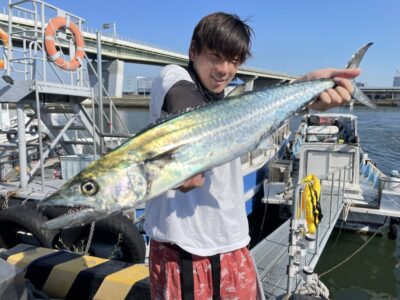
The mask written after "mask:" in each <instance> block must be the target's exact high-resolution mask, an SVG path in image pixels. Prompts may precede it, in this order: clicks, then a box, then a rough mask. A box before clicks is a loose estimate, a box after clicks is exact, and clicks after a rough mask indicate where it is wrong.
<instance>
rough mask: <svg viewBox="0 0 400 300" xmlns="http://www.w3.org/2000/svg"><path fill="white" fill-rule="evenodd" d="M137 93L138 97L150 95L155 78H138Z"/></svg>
mask: <svg viewBox="0 0 400 300" xmlns="http://www.w3.org/2000/svg"><path fill="white" fill-rule="evenodd" d="M136 81H137V93H138V95H150V92H151V86H152V85H153V82H154V78H152V77H143V76H138V77H136Z"/></svg>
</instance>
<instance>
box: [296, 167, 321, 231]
mask: <svg viewBox="0 0 400 300" xmlns="http://www.w3.org/2000/svg"><path fill="white" fill-rule="evenodd" d="M303 183H305V184H306V185H305V187H304V190H303V194H302V197H301V208H302V210H303V211H304V210H305V215H306V221H307V233H311V234H314V233H315V232H316V231H317V226H318V223H319V222H320V221H321V219H322V211H321V205H320V198H321V184H320V182H319V179H318V178H317V177H316V176H315V175H314V174H310V175H308V176H307V177H306V178H304V179H303Z"/></svg>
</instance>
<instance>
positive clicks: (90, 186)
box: [81, 179, 98, 196]
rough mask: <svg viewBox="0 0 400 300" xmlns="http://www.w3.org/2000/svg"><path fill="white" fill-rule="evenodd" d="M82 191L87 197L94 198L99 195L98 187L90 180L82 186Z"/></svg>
mask: <svg viewBox="0 0 400 300" xmlns="http://www.w3.org/2000/svg"><path fill="white" fill-rule="evenodd" d="M81 191H82V193H83V194H84V195H86V196H93V195H95V194H96V193H97V191H98V186H97V184H96V182H94V181H93V180H91V179H89V180H86V181H84V182H83V183H82V184H81Z"/></svg>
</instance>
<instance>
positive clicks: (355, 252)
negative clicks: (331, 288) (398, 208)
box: [319, 222, 386, 278]
mask: <svg viewBox="0 0 400 300" xmlns="http://www.w3.org/2000/svg"><path fill="white" fill-rule="evenodd" d="M384 223H386V222H384ZM382 228H383V225H382V226H381V227H380V228H379V229H378V230H377V231H376V232H375V233H374V234H373V235H372V236H371V237H370V238H369V239H368V240H367V241H366V242H365V243H364V244H363V245H361V247H360V248H358V249H357V250H356V251H354V253H353V254H351V255H350V256H349V257H347V258H346V259H345V260H343V261H342V262H340V263H338V264H337V265H336V266H334V267H332V268H330V269H329V270H327V271H325V272H324V273H321V274H320V275H319V277H320V278H321V277H322V276H325V275H326V274H328V273H330V272H332V271H333V270H336V269H337V268H339V267H340V266H342V265H343V264H345V263H346V262H347V261H349V260H350V259H351V258H353V256H355V255H356V254H357V253H358V252H360V251H361V250H362V249H363V248H364V247H365V246H367V245H368V243H369V242H370V241H371V240H372V239H373V238H374V237H375V236H376V235H377V234H378V233H379V232H381V229H382Z"/></svg>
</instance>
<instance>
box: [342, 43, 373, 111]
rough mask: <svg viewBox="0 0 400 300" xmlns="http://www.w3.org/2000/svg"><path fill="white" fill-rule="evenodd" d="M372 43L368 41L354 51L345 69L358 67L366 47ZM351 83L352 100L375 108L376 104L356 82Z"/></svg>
mask: <svg viewBox="0 0 400 300" xmlns="http://www.w3.org/2000/svg"><path fill="white" fill-rule="evenodd" d="M372 44H373V43H368V44H366V45H364V46H363V47H361V48H360V49H359V50H358V51H357V52H356V53H354V54H353V56H352V57H351V58H350V60H349V62H348V63H347V65H346V69H351V68H358V66H359V65H360V62H361V60H362V59H363V57H364V54H365V53H366V52H367V50H368V48H369V47H370V46H371V45H372ZM352 85H353V94H352V97H353V99H354V100H356V101H358V102H360V103H362V104H364V105H366V106H368V107H371V108H376V104H375V103H374V102H372V101H371V99H369V98H368V96H367V95H365V94H364V93H363V91H361V89H360V88H359V87H358V86H357V84H356V82H355V81H354V80H353V81H352Z"/></svg>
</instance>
